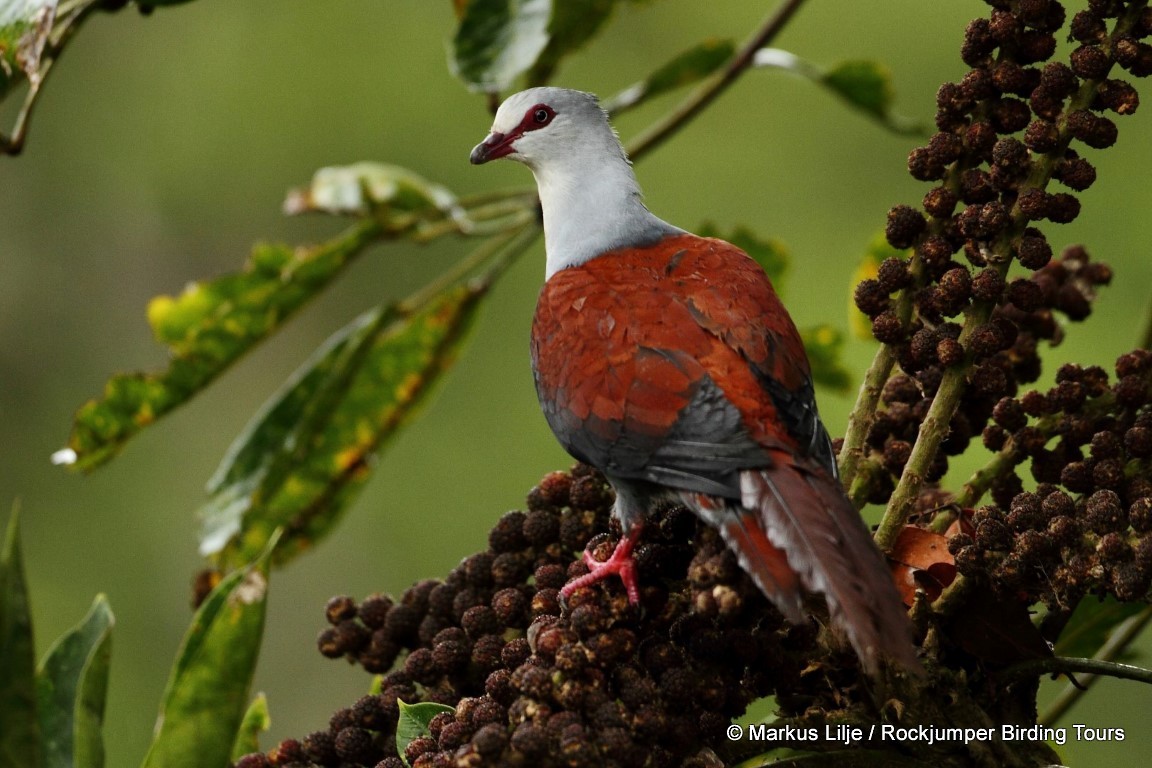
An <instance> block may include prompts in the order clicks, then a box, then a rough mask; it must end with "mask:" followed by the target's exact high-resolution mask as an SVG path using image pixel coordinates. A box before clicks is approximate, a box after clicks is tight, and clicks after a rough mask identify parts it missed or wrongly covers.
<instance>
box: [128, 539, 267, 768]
mask: <svg viewBox="0 0 1152 768" xmlns="http://www.w3.org/2000/svg"><path fill="white" fill-rule="evenodd" d="M274 546H275V539H273V541H271V542H269V545H268V548H267V549H266V550H265V551H264V553H263V554H261V555H260V557H259V558H258V559H257V560H256V561H255V562H253V563H252V564H251V565H249V566H247V567H245V568H241V569H239V570H236V571H234V572H233V573H231V574H229V575H228V576H226V577H225V578H224V579H223V580H222V581H221V582H220V583H219V584H218V585H217V586H216V588H215V589H214V590H212V592H211V593H210V594H209V595H208V597H207V598H205V600H204V603H203V604H202V605H201V606H200V608H199V609H198V610H197V611H196V615H195V616H194V617H193V619H192V626H191V627H189V629H188V633H187V634H186V635H185V636H184V643H183V645H182V646H181V648H180V653H179V655H178V657H177V659H176V664H175V666H174V667H173V668H172V673H171V676H170V677H169V678H168V685H167V687H166V688H165V690H164V698H163V701H162V702H161V705H160V716H159V717H158V719H157V721H156V734H155V736H154V738H153V740H152V746H151V748H150V749H149V750H148V754H147V756H145V758H144V763H143V768H180V766H188V768H224V766H227V765H228V764H229V762H230V759H231V756H232V748H233V745H234V744H235V743H236V734H237V731H238V730H239V728H240V726H241V723H242V722H243V721H244V711H245V709H246V702H247V701H248V690H249V688H250V687H251V685H252V675H253V674H254V673H255V671H256V658H257V656H258V655H259V652H260V641H261V639H262V638H263V634H264V614H265V609H266V608H267V604H268V577H269V571H270V569H271V556H272V548H273V547H274Z"/></svg>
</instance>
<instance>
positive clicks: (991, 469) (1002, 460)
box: [955, 437, 1022, 507]
mask: <svg viewBox="0 0 1152 768" xmlns="http://www.w3.org/2000/svg"><path fill="white" fill-rule="evenodd" d="M1021 460H1022V456H1021V455H1020V451H1018V450H1017V449H1016V446H1015V445H1014V443H1013V441H1012V438H1011V437H1009V438H1008V442H1007V443H1005V444H1004V447H1003V448H1001V449H1000V450H999V451H998V452H997V453H996V454H995V455H994V456H993V457H992V458H991V459H989V460H988V463H987V464H985V465H984V466H982V467H980V469H978V470H976V471H975V472H974V473H973V474H972V477H970V478H968V482H966V483H964V486H963V487H962V488H961V489H960V493H959V494H957V495H956V499H955V503H956V505H957V506H960V507H971V506H973V505H974V504H976V502H978V501H980V499H982V498H983V497H984V494H985V493H987V492H988V489H989V488H991V487H992V483H994V482H995V481H996V478H998V477H1000V476H1001V475H1003V474H1004V473H1005V472H1006V471H1008V470H1011V469H1012V468H1013V467H1015V466H1016V465H1017V464H1019V463H1020V461H1021Z"/></svg>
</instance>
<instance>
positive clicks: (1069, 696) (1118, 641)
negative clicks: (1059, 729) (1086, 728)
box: [1036, 606, 1152, 725]
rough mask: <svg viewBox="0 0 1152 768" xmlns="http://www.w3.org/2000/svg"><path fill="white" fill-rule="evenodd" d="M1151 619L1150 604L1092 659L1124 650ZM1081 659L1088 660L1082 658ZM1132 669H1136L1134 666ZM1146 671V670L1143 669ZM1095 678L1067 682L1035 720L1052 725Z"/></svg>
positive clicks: (1107, 659)
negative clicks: (1074, 682)
mask: <svg viewBox="0 0 1152 768" xmlns="http://www.w3.org/2000/svg"><path fill="white" fill-rule="evenodd" d="M1149 621H1152V606H1149V607H1147V608H1145V609H1144V610H1143V611H1141V612H1140V613H1138V614H1136V615H1135V616H1133V617H1132V618H1130V619H1128V620H1127V621H1125V622H1124V623H1123V624H1121V625H1120V626H1119V627H1118V628H1117V629H1116V631H1115V632H1113V633H1112V636H1111V637H1109V638H1108V641H1107V642H1106V643H1104V645H1102V646H1100V650H1099V651H1098V652H1097V653H1096V655H1095V656H1094V657H1093V658H1092V660H1096V661H1101V662H1110V661H1112V660H1113V659H1115V658H1116V657H1117V656H1119V655H1120V654H1121V653H1123V652H1124V649H1125V648H1127V647H1128V646H1129V645H1131V644H1132V641H1133V640H1135V639H1136V638H1137V637H1138V636H1139V635H1140V633H1141V632H1142V631H1143V630H1144V628H1145V627H1146V626H1148V622H1149ZM1082 661H1089V660H1088V659H1082ZM1118 666H1126V665H1118ZM1134 669H1137V668H1135V667H1134ZM1145 671H1147V670H1145ZM1096 680H1097V675H1096V674H1089V675H1085V676H1084V677H1081V678H1080V679H1079V681H1078V682H1079V685H1078V686H1077V685H1072V684H1069V685H1067V686H1065V687H1064V690H1062V691H1060V695H1058V696H1057V697H1056V699H1055V700H1054V701H1053V702H1052V703H1051V704H1049V705H1048V709H1046V710H1045V711H1044V713H1043V714H1041V715H1040V717H1039V718H1037V720H1036V722H1038V723H1040V724H1041V725H1052V724H1054V723H1056V722H1057V721H1059V720H1060V718H1062V717H1063V716H1064V715H1066V714H1068V711H1069V710H1070V709H1072V707H1073V706H1074V705H1075V704H1076V702H1077V701H1079V700H1080V697H1082V696H1083V695H1084V694H1085V693H1087V692H1088V689H1089V688H1091V687H1092V684H1093V683H1095V682H1096Z"/></svg>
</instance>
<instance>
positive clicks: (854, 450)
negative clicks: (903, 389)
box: [840, 344, 896, 508]
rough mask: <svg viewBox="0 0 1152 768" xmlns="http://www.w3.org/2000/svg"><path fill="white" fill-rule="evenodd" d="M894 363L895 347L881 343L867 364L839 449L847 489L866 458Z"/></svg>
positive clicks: (841, 476)
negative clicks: (871, 432)
mask: <svg viewBox="0 0 1152 768" xmlns="http://www.w3.org/2000/svg"><path fill="white" fill-rule="evenodd" d="M895 365H896V353H895V352H894V351H893V349H892V347H890V346H888V345H887V344H881V345H880V349H878V350H876V356H875V357H873V358H872V364H871V365H869V366H868V372H867V373H865V374H864V382H863V383H862V384H861V385H860V394H859V395H857V396H856V404H855V405H854V406H852V413H851V414H849V416H848V430H847V431H846V432H845V433H844V445H843V447H841V448H840V482H841V483H843V484H844V485H845V486H847V487H848V488H853V486H854V485H855V481H856V476H857V473H858V472H859V470H860V462H861V461H862V460H863V459H864V441H865V439H866V438H867V437H868V430H869V429H870V428H871V427H872V417H873V416H875V414H876V408H877V406H878V405H879V403H880V394H881V393H882V392H883V391H884V384H885V383H886V382H887V381H888V377H889V376H890V375H891V374H892V368H893V366H895ZM854 501H855V499H854ZM856 506H857V508H859V507H860V506H861V505H860V504H859V503H857V505H856Z"/></svg>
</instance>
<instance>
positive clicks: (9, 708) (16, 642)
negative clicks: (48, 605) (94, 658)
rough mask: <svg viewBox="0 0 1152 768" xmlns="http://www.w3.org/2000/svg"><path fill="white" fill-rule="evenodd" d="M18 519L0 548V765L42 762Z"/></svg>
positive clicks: (15, 516)
mask: <svg viewBox="0 0 1152 768" xmlns="http://www.w3.org/2000/svg"><path fill="white" fill-rule="evenodd" d="M19 518H20V514H19V512H18V511H17V510H13V511H12V517H11V518H9V520H8V531H7V534H6V535H5V537H4V544H3V548H2V549H0V725H2V726H3V727H0V768H28V766H35V765H39V764H40V728H39V724H38V721H37V716H36V652H35V643H34V642H33V639H32V609H31V605H30V604H29V601H28V586H27V584H26V582H25V579H24V558H23V555H22V554H21V551H20V520H19Z"/></svg>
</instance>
